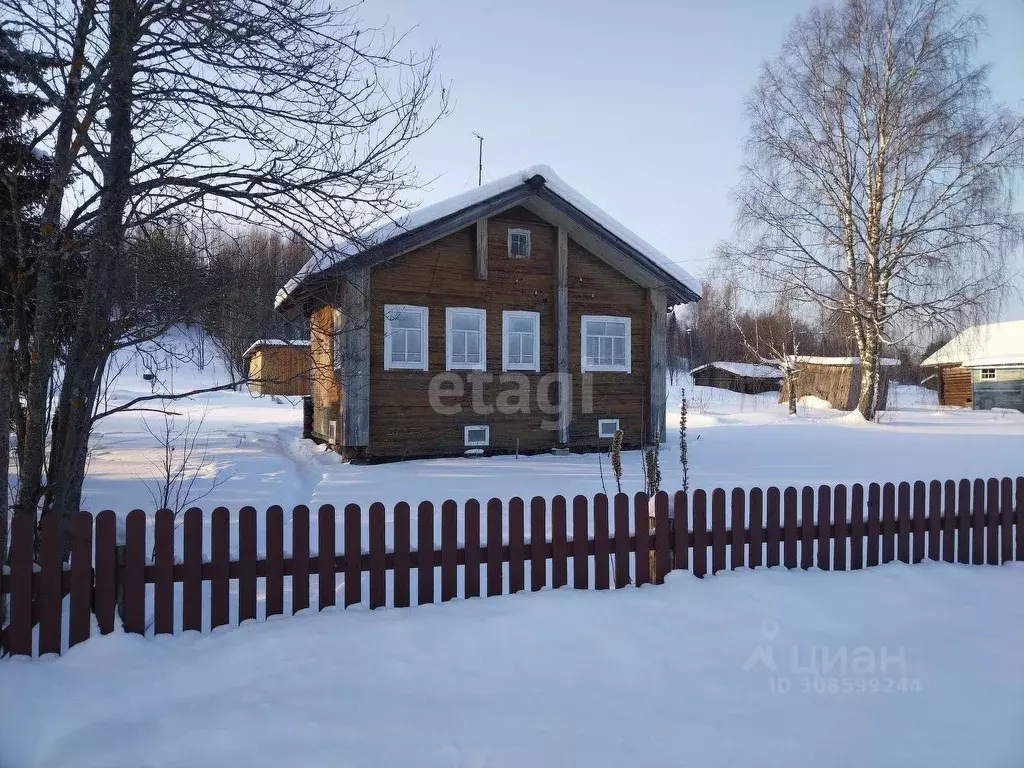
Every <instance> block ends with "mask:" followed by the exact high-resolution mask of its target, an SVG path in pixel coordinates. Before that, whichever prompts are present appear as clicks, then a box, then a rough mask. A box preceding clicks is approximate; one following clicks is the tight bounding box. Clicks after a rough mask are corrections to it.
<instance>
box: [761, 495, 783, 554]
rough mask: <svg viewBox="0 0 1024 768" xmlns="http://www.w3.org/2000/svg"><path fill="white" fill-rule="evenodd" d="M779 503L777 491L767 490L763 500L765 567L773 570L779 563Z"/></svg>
mask: <svg viewBox="0 0 1024 768" xmlns="http://www.w3.org/2000/svg"><path fill="white" fill-rule="evenodd" d="M781 502H782V494H781V493H779V489H778V488H769V489H768V493H767V495H766V498H765V504H766V511H765V516H766V518H767V520H766V522H765V530H764V540H765V547H766V550H767V551H766V552H765V565H767V566H768V567H769V568H775V567H776V566H778V564H779V562H780V560H779V545H780V543H781V541H782V510H781Z"/></svg>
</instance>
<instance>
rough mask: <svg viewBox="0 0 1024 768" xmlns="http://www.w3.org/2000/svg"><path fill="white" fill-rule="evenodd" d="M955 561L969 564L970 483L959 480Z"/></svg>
mask: <svg viewBox="0 0 1024 768" xmlns="http://www.w3.org/2000/svg"><path fill="white" fill-rule="evenodd" d="M956 520H957V532H956V561H957V562H958V563H964V564H966V565H969V564H970V562H971V481H970V480H961V481H960V483H959V484H958V485H957V501H956Z"/></svg>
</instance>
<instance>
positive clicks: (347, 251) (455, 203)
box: [274, 165, 700, 307]
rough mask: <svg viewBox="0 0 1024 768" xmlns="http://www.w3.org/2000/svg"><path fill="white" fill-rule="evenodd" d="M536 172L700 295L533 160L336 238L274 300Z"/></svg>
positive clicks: (678, 270)
mask: <svg viewBox="0 0 1024 768" xmlns="http://www.w3.org/2000/svg"><path fill="white" fill-rule="evenodd" d="M537 177H540V179H541V180H542V182H543V186H544V187H546V188H547V189H548V190H549V191H550V192H552V193H553V194H555V195H557V196H558V197H560V198H562V199H563V200H564V201H565V202H567V203H569V205H571V206H573V207H574V208H576V209H577V210H579V211H580V212H581V213H583V214H585V215H586V216H588V217H589V218H591V219H593V220H594V221H595V222H597V223H598V224H599V225H600V226H602V227H603V228H604V229H606V230H607V231H608V232H610V233H611V234H613V235H614V236H616V237H618V238H619V239H620V240H622V241H623V242H625V243H626V244H627V245H629V246H630V247H632V248H633V249H635V250H636V251H637V252H638V253H640V254H641V255H643V256H644V257H645V258H646V259H647V260H648V261H649V262H650V263H651V264H653V265H654V266H656V267H658V268H660V269H661V270H663V271H664V272H666V273H667V274H668V275H669V276H670V277H672V278H673V279H674V280H676V281H678V282H680V283H682V284H683V285H685V286H686V287H687V288H688V289H689V290H690V291H692V292H693V293H694V294H695V295H697V296H700V281H699V280H697V279H696V278H694V277H693V275H691V274H690V273H689V272H687V271H686V270H685V269H683V268H682V267H681V266H680V265H679V264H677V263H676V262H674V261H673V260H672V259H670V258H668V256H666V255H665V254H664V253H662V252H661V251H659V250H658V249H657V248H655V247H654V246H653V245H651V244H650V243H648V242H647V241H646V240H644V239H643V238H641V237H640V236H639V235H637V234H635V233H634V232H632V231H631V230H629V229H628V228H626V227H625V226H623V225H622V224H620V223H619V222H618V221H616V220H615V219H613V218H612V217H611V216H610V215H608V214H607V213H605V212H604V211H603V210H601V208H599V207H598V206H596V205H595V204H594V203H592V202H591V201H590V200H588V199H587V198H586V197H584V196H583V195H581V194H580V193H579V192H577V191H576V190H575V189H573V188H572V187H570V186H569V185H568V184H566V183H565V182H564V181H562V179H560V178H559V177H558V175H557V174H556V173H555V172H554V171H553V170H551V168H549V167H548V166H546V165H534V166H530V167H529V168H526V169H524V170H522V171H519V172H517V173H512V174H509V175H508V176H505V177H503V178H500V179H496V180H495V181H491V182H488V183H487V184H483V185H482V186H479V187H476V188H474V189H470V190H467V191H466V192H463V193H462V194H459V195H455V196H454V197H449V198H447V199H446V200H441V201H440V202H437V203H433V204H431V205H424V206H420V207H419V208H415V209H413V210H411V211H409V212H408V213H405V214H403V215H402V216H399V217H397V218H395V219H394V220H389V221H386V222H384V223H383V224H380V225H378V226H376V227H372V228H370V229H369V230H368V231H367V232H366V233H365V234H363V235H362V236H361V237H360V239H359V240H358V241H350V242H347V243H342V244H338V245H335V246H333V247H331V248H329V249H328V250H326V251H323V252H320V253H317V254H315V255H314V256H313V257H312V258H311V259H310V260H309V261H308V262H306V264H305V265H304V266H303V267H302V269H300V270H299V271H298V273H296V275H295V276H294V277H293V278H292V279H291V280H289V281H288V282H287V283H286V284H285V286H284V288H282V289H281V290H280V291H278V292H277V297H276V299H275V301H274V306H275V307H280V306H281V305H282V304H284V303H285V302H286V301H287V300H288V298H289V297H290V296H291V295H292V294H294V293H295V291H296V290H297V289H298V288H299V287H300V286H301V285H302V284H303V283H304V282H305V281H306V280H307V279H308V278H310V277H312V276H313V275H316V274H319V273H320V272H323V271H325V270H327V269H330V268H331V267H334V266H337V265H338V264H341V263H343V262H344V261H346V260H348V259H350V258H351V257H353V256H355V255H356V254H358V253H361V252H363V251H365V250H366V249H368V248H371V247H373V246H377V245H381V244H383V243H385V242H387V241H388V240H391V239H392V238H394V237H397V236H399V235H402V234H404V233H406V232H412V231H414V230H416V229H419V228H421V227H425V226H427V225H428V224H432V223H433V222H436V221H439V220H441V219H444V218H446V217H448V216H452V215H454V214H456V213H458V212H460V211H463V210H465V209H467V208H471V207H473V206H475V205H479V204H481V203H484V202H486V201H487V200H490V199H491V198H493V197H496V196H498V195H501V194H502V193H505V192H509V191H511V190H514V189H515V188H516V187H521V186H522V185H524V184H526V183H528V182H530V181H532V180H535V179H537Z"/></svg>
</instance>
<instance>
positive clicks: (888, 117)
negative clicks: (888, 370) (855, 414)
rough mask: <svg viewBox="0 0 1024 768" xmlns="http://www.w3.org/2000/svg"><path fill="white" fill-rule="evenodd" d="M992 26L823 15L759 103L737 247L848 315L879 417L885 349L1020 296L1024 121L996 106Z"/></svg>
mask: <svg viewBox="0 0 1024 768" xmlns="http://www.w3.org/2000/svg"><path fill="white" fill-rule="evenodd" d="M983 28H984V20H983V19H982V18H981V17H980V16H979V15H978V14H975V13H963V12H962V11H961V9H960V8H959V7H958V5H957V3H955V2H954V1H953V0H839V2H837V3H836V4H834V5H824V6H818V7H815V8H813V9H812V10H810V11H809V12H808V13H807V14H805V15H804V16H802V17H800V18H799V19H797V21H796V22H795V23H794V25H793V27H792V28H791V30H790V32H789V35H788V37H787V39H786V41H785V43H784V45H783V48H782V51H781V53H780V54H779V55H778V56H777V57H776V58H775V59H774V60H772V61H770V62H768V63H766V64H765V65H764V66H763V69H762V72H761V76H760V79H759V81H758V84H757V86H756V87H755V89H754V91H753V93H752V95H751V96H750V98H749V99H748V101H747V115H748V118H749V120H750V131H749V136H748V140H747V145H746V154H747V160H746V164H745V166H744V168H743V181H742V184H741V186H740V188H739V189H738V191H737V194H736V199H737V202H738V208H739V210H738V228H739V238H738V240H737V242H734V243H731V244H728V245H726V246H724V247H723V253H724V255H725V256H726V257H727V258H728V259H729V260H730V261H731V262H733V263H734V264H735V265H737V266H739V267H741V268H742V269H743V270H745V272H746V274H749V275H751V276H753V277H754V278H755V279H759V280H760V281H761V282H762V283H763V285H764V286H765V287H766V289H767V290H776V291H780V292H787V293H793V295H794V298H795V299H796V300H797V301H800V302H807V303H811V304H813V305H818V306H819V307H822V308H823V309H824V310H826V311H827V312H832V313H840V314H842V315H844V316H845V317H846V318H848V320H849V325H850V328H851V332H852V336H853V340H854V341H855V343H856V347H857V351H858V354H859V356H860V358H861V360H862V365H861V375H862V383H861V387H860V392H861V397H860V402H859V405H858V408H859V410H860V411H861V413H862V414H864V416H865V417H867V418H872V417H873V416H874V413H875V402H876V397H877V380H878V375H877V371H878V358H879V355H880V352H881V348H882V346H883V345H886V344H891V343H895V342H897V341H899V340H900V338H904V337H906V336H907V335H908V334H911V333H913V332H915V331H917V330H919V329H920V328H921V327H922V326H924V325H930V326H933V327H934V326H935V325H939V324H941V325H945V326H956V325H960V324H963V323H965V322H967V321H968V320H969V319H971V318H972V317H975V316H979V315H983V314H985V313H986V312H987V311H989V310H991V308H992V307H993V306H995V305H997V304H998V302H999V300H1000V298H1001V296H1002V294H1003V292H1004V287H1005V282H1006V279H1007V272H1006V270H1005V267H1006V263H1007V256H1008V254H1009V253H1010V252H1011V250H1012V248H1013V247H1015V243H1016V242H1017V241H1018V238H1019V235H1020V231H1021V219H1020V217H1019V216H1018V215H1015V214H1014V212H1013V208H1012V194H1011V193H1012V189H1013V178H1012V176H1013V174H1014V173H1015V172H1016V171H1018V170H1019V168H1020V166H1021V161H1022V155H1024V119H1022V118H1021V116H1020V115H1017V114H1015V113H1013V112H1012V111H1010V110H1009V109H1006V108H1004V107H1002V106H999V105H995V104H993V103H992V101H991V98H990V96H989V93H988V91H987V89H986V78H987V73H988V70H987V68H986V67H985V66H981V65H978V64H976V63H975V62H974V59H973V56H974V51H975V47H976V42H977V39H978V36H979V34H980V33H981V32H982V31H983Z"/></svg>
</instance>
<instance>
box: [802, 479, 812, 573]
mask: <svg viewBox="0 0 1024 768" xmlns="http://www.w3.org/2000/svg"><path fill="white" fill-rule="evenodd" d="M813 566H814V489H813V488H811V487H810V486H809V485H805V486H804V487H803V488H802V489H801V491H800V569H801V570H804V571H806V570H808V569H809V568H812V567H813Z"/></svg>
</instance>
